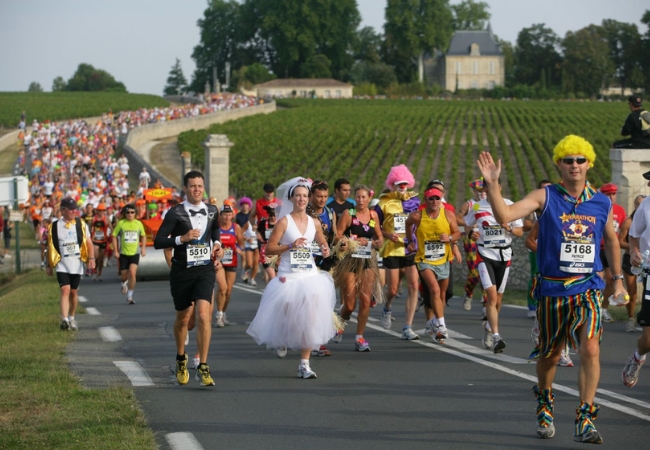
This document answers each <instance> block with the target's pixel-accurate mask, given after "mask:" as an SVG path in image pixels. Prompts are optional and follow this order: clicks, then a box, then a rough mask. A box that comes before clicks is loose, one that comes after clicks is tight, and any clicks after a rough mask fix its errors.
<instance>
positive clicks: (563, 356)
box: [557, 347, 573, 367]
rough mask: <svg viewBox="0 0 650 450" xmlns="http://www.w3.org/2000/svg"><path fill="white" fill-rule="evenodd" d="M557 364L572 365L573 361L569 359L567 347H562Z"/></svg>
mask: <svg viewBox="0 0 650 450" xmlns="http://www.w3.org/2000/svg"><path fill="white" fill-rule="evenodd" d="M557 365H558V366H562V367H573V361H571V357H570V356H569V349H568V348H567V347H564V349H562V353H560V360H559V361H558V362H557Z"/></svg>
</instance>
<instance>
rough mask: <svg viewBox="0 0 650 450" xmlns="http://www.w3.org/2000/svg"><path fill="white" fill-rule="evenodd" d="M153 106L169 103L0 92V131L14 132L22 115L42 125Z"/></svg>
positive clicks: (121, 96) (105, 95) (108, 95)
mask: <svg viewBox="0 0 650 450" xmlns="http://www.w3.org/2000/svg"><path fill="white" fill-rule="evenodd" d="M155 106H162V107H165V106H169V102H168V101H166V100H165V99H164V98H162V97H158V96H156V95H147V94H125V93H123V92H41V93H32V92H0V128H18V122H20V114H21V112H22V111H25V113H26V115H27V125H31V123H32V121H33V120H34V119H36V120H38V121H39V122H41V123H42V122H43V121H45V120H64V119H71V118H82V117H96V116H101V115H102V114H104V113H107V112H108V110H109V109H111V110H112V111H113V112H114V113H118V112H119V111H135V110H137V109H140V108H153V107H155Z"/></svg>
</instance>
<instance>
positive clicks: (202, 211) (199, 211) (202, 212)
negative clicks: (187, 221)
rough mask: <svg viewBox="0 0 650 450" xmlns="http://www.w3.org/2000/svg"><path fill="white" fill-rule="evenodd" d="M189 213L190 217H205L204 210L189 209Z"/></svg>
mask: <svg viewBox="0 0 650 450" xmlns="http://www.w3.org/2000/svg"><path fill="white" fill-rule="evenodd" d="M190 213H191V214H192V217H194V216H196V215H197V214H203V215H204V216H207V213H206V212H205V209H190Z"/></svg>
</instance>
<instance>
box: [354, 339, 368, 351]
mask: <svg viewBox="0 0 650 450" xmlns="http://www.w3.org/2000/svg"><path fill="white" fill-rule="evenodd" d="M354 350H355V351H357V352H369V351H370V344H368V341H366V340H365V339H364V338H359V339H357V340H356V341H355V342H354Z"/></svg>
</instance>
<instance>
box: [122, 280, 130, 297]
mask: <svg viewBox="0 0 650 450" xmlns="http://www.w3.org/2000/svg"><path fill="white" fill-rule="evenodd" d="M121 290H122V295H126V291H128V290H129V288H128V286H127V281H125V282H124V283H122V289H121Z"/></svg>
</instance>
